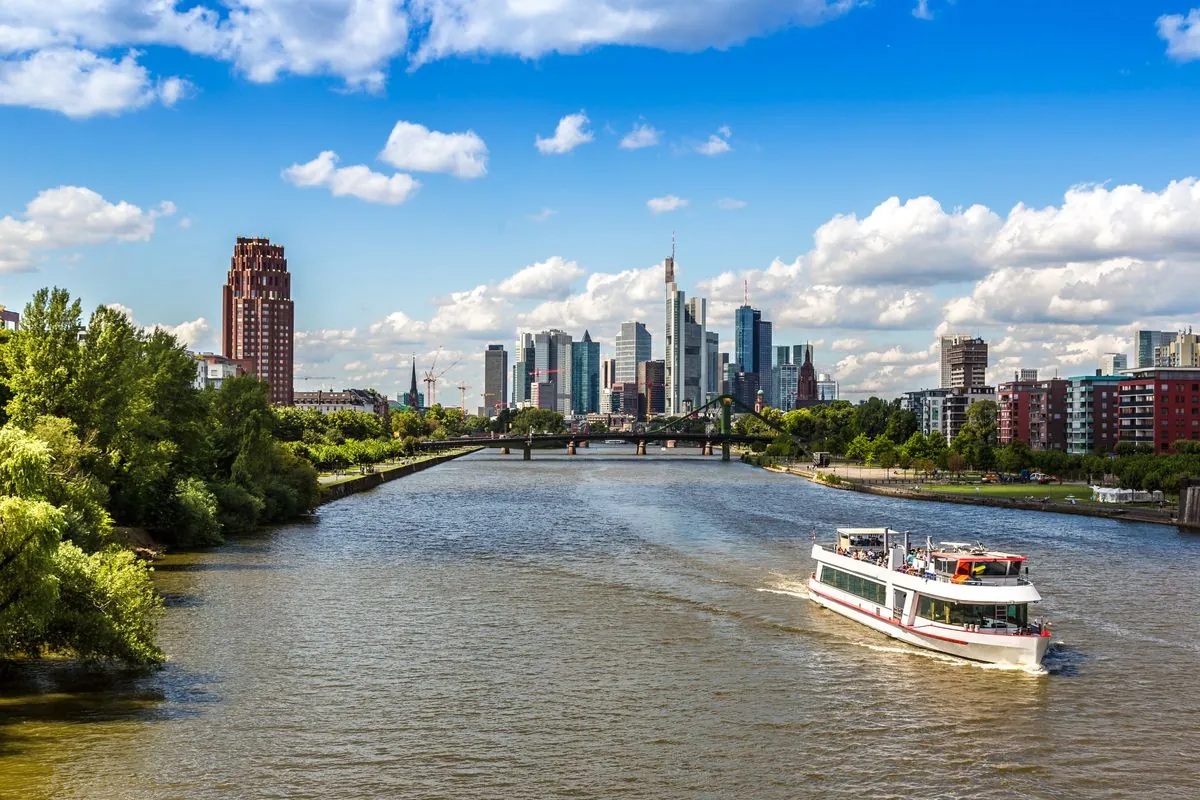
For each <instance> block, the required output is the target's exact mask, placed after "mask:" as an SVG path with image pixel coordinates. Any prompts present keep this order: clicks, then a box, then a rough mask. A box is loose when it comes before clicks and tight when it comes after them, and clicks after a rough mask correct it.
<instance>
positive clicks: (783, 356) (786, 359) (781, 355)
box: [775, 344, 804, 367]
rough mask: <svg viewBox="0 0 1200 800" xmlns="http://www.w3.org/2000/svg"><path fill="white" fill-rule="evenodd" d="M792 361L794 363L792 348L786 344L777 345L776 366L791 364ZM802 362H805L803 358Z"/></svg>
mask: <svg viewBox="0 0 1200 800" xmlns="http://www.w3.org/2000/svg"><path fill="white" fill-rule="evenodd" d="M791 363H792V348H790V347H788V346H787V345H786V344H777V345H775V366H777V367H778V366H780V365H781V364H791ZM801 363H804V362H803V360H801Z"/></svg>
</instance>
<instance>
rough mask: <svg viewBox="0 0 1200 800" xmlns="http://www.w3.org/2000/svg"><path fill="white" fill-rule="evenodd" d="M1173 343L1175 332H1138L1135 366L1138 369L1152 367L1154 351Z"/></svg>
mask: <svg viewBox="0 0 1200 800" xmlns="http://www.w3.org/2000/svg"><path fill="white" fill-rule="evenodd" d="M1173 341H1175V331H1138V332H1137V365H1138V368H1139V369H1140V368H1142V367H1153V366H1155V364H1154V349H1155V348H1156V347H1167V346H1168V345H1170V344H1171V342H1173Z"/></svg>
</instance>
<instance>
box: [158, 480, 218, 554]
mask: <svg viewBox="0 0 1200 800" xmlns="http://www.w3.org/2000/svg"><path fill="white" fill-rule="evenodd" d="M171 505H172V506H173V508H172V513H171V514H170V518H171V519H172V520H174V522H173V524H172V525H171V527H170V528H168V529H167V530H166V531H164V533H166V534H167V535H168V537H169V538H170V540H171V542H170V543H171V544H176V545H181V546H183V547H204V546H208V545H214V544H220V543H221V542H222V541H224V539H223V538H222V537H221V520H220V519H219V508H218V505H217V498H216V497H215V496H214V495H213V493H212V492H211V491H209V488H208V486H206V485H205V483H204V481H202V480H200V479H199V478H187V479H185V480H182V481H180V482H179V483H178V485H176V487H175V493H174V495H172V497H171Z"/></svg>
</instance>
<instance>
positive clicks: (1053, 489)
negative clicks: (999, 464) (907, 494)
mask: <svg viewBox="0 0 1200 800" xmlns="http://www.w3.org/2000/svg"><path fill="white" fill-rule="evenodd" d="M916 483H917V485H918V486H920V487H921V488H922V489H927V490H929V491H931V492H944V493H946V494H972V495H973V494H978V495H979V496H980V497H1015V498H1017V499H1018V500H1024V499H1025V498H1026V497H1032V498H1033V499H1035V500H1041V499H1042V498H1043V497H1049V498H1050V499H1051V500H1062V499H1063V498H1065V497H1066V496H1067V495H1074V496H1075V499H1076V500H1078V501H1079V502H1081V503H1083V502H1087V501H1089V500H1091V497H1092V490H1091V488H1090V487H1088V486H1082V485H1079V484H1069V483H1064V484H1057V483H1047V484H1046V485H1044V486H1039V485H1038V484H1036V483H998V484H997V483H985V484H983V485H981V486H937V485H934V484H929V485H925V484H922V483H920V481H917V482H916ZM976 489H979V491H978V492H976V491H975V490H976Z"/></svg>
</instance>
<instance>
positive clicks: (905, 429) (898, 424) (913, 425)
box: [884, 408, 920, 445]
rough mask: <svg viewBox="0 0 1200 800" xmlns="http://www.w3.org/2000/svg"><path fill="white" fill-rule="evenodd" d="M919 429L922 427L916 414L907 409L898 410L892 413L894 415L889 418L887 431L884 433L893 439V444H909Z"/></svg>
mask: <svg viewBox="0 0 1200 800" xmlns="http://www.w3.org/2000/svg"><path fill="white" fill-rule="evenodd" d="M918 427H920V426H919V424H918V421H917V415H916V414H914V413H913V412H911V411H909V410H908V409H906V408H897V409H894V410H893V411H892V415H891V416H890V417H889V418H888V424H887V429H886V430H885V431H884V435H885V436H887V438H889V439H891V440H892V442H893V443H895V444H897V445H900V444H904V443H905V442H907V441H908V440H909V438H910V437H911V436H912V435H913V434H914V433H916V432H917V428H918Z"/></svg>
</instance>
